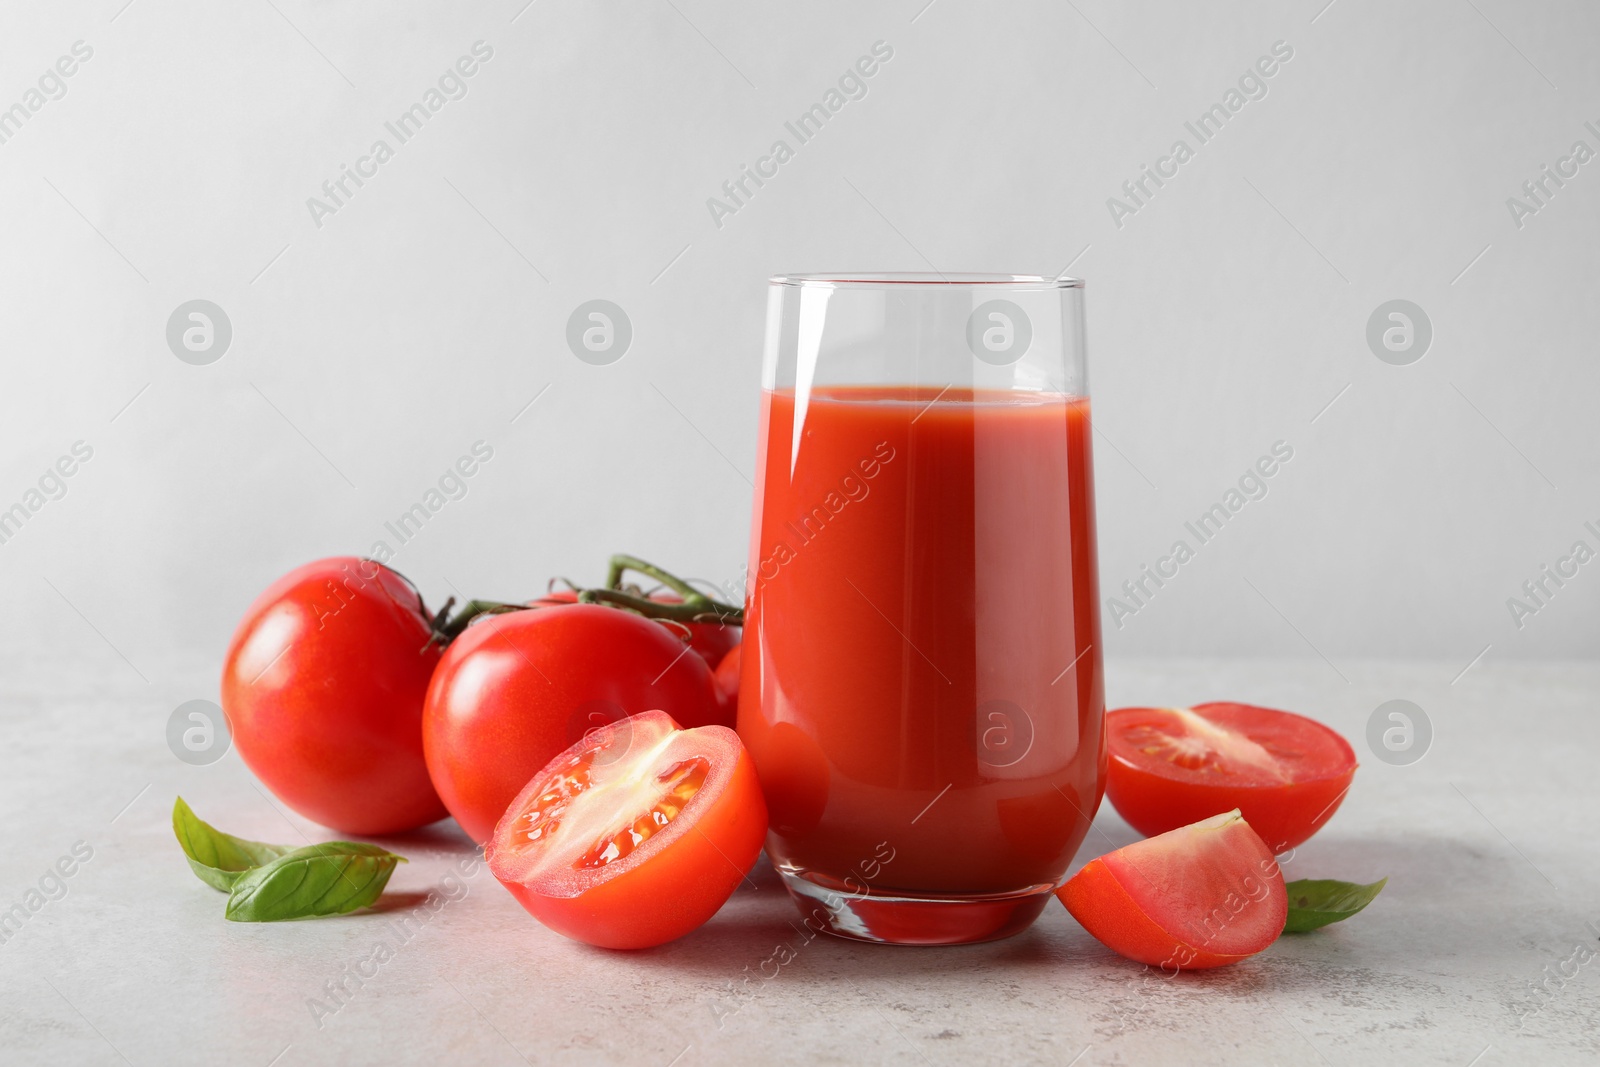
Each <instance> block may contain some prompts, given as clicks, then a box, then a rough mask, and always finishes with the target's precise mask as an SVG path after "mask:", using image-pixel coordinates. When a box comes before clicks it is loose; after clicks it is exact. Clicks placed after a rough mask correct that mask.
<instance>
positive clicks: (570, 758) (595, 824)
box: [485, 711, 767, 949]
mask: <svg viewBox="0 0 1600 1067" xmlns="http://www.w3.org/2000/svg"><path fill="white" fill-rule="evenodd" d="M766 833H767V809H766V805H765V803H764V802H763V801H762V799H761V785H760V783H759V782H757V781H756V772H755V766H754V764H752V763H751V761H750V757H749V755H748V754H747V753H746V752H745V750H744V746H743V745H742V744H740V742H739V736H738V735H737V734H735V733H734V732H733V731H732V730H729V729H727V728H726V727H722V726H705V727H701V728H699V729H694V730H680V729H679V728H678V724H677V723H675V722H673V721H672V718H671V717H670V716H668V715H666V714H665V713H663V712H659V711H647V712H645V713H643V714H642V715H635V716H633V717H632V718H629V719H624V720H622V721H620V722H616V723H612V724H610V725H608V726H605V727H602V728H601V729H599V730H596V731H595V732H594V733H592V734H590V735H588V736H587V737H585V738H583V739H582V740H580V741H579V742H578V743H577V744H575V745H573V746H572V747H571V748H569V749H567V750H566V751H564V752H561V753H559V754H558V755H557V756H556V757H555V759H553V760H551V761H550V762H549V763H548V764H547V765H546V766H545V767H544V768H543V769H542V770H540V771H539V773H538V774H536V775H534V777H533V778H532V780H531V781H529V782H528V784H527V787H526V788H525V789H523V790H522V791H521V792H520V793H519V794H518V795H517V796H516V798H515V799H513V800H512V802H511V804H510V806H509V807H507V808H506V811H505V816H504V817H503V818H502V819H501V820H500V821H499V823H498V825H496V826H495V828H494V836H493V838H492V839H491V840H490V842H489V846H488V849H487V850H486V853H485V856H486V858H487V859H488V861H489V869H490V871H492V872H493V873H494V876H495V877H496V878H497V879H499V881H500V882H501V884H502V885H504V886H505V887H506V888H507V889H509V890H510V891H511V893H512V895H513V896H515V897H516V898H517V900H518V901H520V902H521V904H522V906H523V907H524V908H526V909H528V911H529V913H530V914H532V915H533V916H534V917H535V918H537V919H538V920H539V921H540V922H542V923H544V924H545V925H546V926H548V927H550V929H552V930H554V931H556V932H557V933H560V934H565V935H566V936H567V937H570V938H574V939H575V940H578V941H584V942H587V943H588V944H591V945H598V946H600V947H601V948H619V949H631V948H648V947H650V946H652V945H659V944H662V943H664V942H667V941H671V940H673V939H674V938H678V937H682V936H683V935H684V934H686V933H688V932H689V931H691V930H693V929H695V928H696V927H698V926H700V925H701V924H703V923H704V922H705V921H706V920H707V919H709V918H711V916H712V915H714V914H716V912H717V909H718V908H720V907H722V905H723V904H724V903H725V902H726V901H727V899H728V897H729V896H731V895H732V894H733V891H734V889H736V888H737V887H738V885H739V882H740V880H741V879H743V878H744V877H745V875H746V874H748V873H749V871H750V868H751V867H752V866H753V865H754V864H755V861H756V857H757V856H759V855H760V854H761V843H762V841H763V839H764V838H765V837H766Z"/></svg>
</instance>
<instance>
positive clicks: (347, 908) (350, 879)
mask: <svg viewBox="0 0 1600 1067" xmlns="http://www.w3.org/2000/svg"><path fill="white" fill-rule="evenodd" d="M404 862H406V860H405V857H404V856H397V855H395V854H394V853H392V852H389V851H387V850H386V849H383V848H380V847H379V846H377V845H368V844H362V843H357V842H352V841H329V842H326V843H324V844H320V845H307V846H306V847H304V848H297V849H294V850H293V851H290V852H286V853H284V854H283V855H281V856H278V857H277V858H276V859H273V860H272V861H271V862H269V863H266V864H264V865H262V866H260V867H257V868H255V869H254V870H251V871H247V872H246V873H244V874H243V875H241V876H240V877H239V878H238V879H237V880H236V881H235V882H234V883H233V888H232V890H231V891H230V892H229V894H228V910H227V917H228V918H229V919H231V920H232V921H234V922H281V921H283V920H285V919H307V918H312V917H315V916H320V915H343V914H345V913H347V912H352V911H355V910H356V909H357V908H365V907H368V906H370V905H372V904H373V903H375V902H376V901H377V899H378V897H379V896H380V895H381V894H382V893H383V887H384V886H385V885H387V884H388V882H389V876H390V875H391V874H393V873H394V870H395V867H396V865H397V864H401V863H404Z"/></svg>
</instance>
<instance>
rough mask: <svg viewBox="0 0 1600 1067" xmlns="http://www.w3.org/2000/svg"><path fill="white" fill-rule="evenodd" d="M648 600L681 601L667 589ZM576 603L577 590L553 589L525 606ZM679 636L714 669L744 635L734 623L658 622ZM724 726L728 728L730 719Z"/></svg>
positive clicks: (538, 606) (554, 605) (556, 605)
mask: <svg viewBox="0 0 1600 1067" xmlns="http://www.w3.org/2000/svg"><path fill="white" fill-rule="evenodd" d="M649 599H651V600H654V601H655V602H656V603H658V604H681V603H683V598H682V597H680V596H679V595H678V594H677V593H674V592H672V591H671V590H657V591H656V592H654V593H651V594H650V597H649ZM577 602H578V591H577V590H575V589H553V590H551V591H550V592H548V593H546V594H545V595H544V596H542V597H540V598H539V599H538V600H530V601H529V602H528V605H529V607H535V608H555V607H561V606H563V605H566V604H576V603H577ZM661 625H663V626H665V627H667V629H669V630H671V631H672V632H673V633H675V634H677V635H679V636H680V637H684V636H687V638H688V640H689V647H690V648H692V649H694V650H695V651H696V652H698V653H699V654H700V658H701V659H703V660H705V661H706V666H707V667H710V668H711V669H712V670H716V669H717V668H718V667H719V666H721V665H722V660H723V658H724V657H726V656H727V654H728V653H729V652H731V651H733V650H734V649H736V648H738V647H739V641H740V639H741V638H742V637H743V636H744V631H743V630H741V629H740V628H739V626H738V625H737V624H734V623H725V622H716V621H711V622H662V623H661ZM724 725H725V726H732V725H733V720H732V719H731V718H730V719H729V720H728V721H727V722H726V723H724Z"/></svg>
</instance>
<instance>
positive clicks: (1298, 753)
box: [1106, 703, 1356, 852]
mask: <svg viewBox="0 0 1600 1067" xmlns="http://www.w3.org/2000/svg"><path fill="white" fill-rule="evenodd" d="M1106 738H1107V748H1108V749H1109V754H1110V761H1109V767H1108V770H1107V777H1106V799H1107V800H1109V801H1111V804H1112V806H1113V807H1115V808H1116V809H1117V813H1118V814H1120V815H1121V816H1122V817H1123V818H1124V819H1126V820H1127V821H1128V825H1130V826H1132V827H1133V828H1134V829H1135V830H1138V831H1139V832H1140V833H1141V834H1144V835H1145V836H1147V837H1149V836H1153V835H1155V834H1162V833H1166V832H1167V831H1168V830H1172V829H1175V828H1177V827H1179V826H1185V825H1188V824H1189V823H1192V822H1195V821H1197V820H1200V819H1204V818H1207V817H1209V816H1212V815H1215V814H1217V813H1218V812H1222V811H1228V810H1230V809H1233V808H1238V809H1239V810H1240V811H1241V812H1243V813H1244V817H1245V819H1246V820H1247V821H1248V822H1249V823H1250V825H1251V827H1252V828H1253V829H1254V830H1255V831H1256V833H1258V834H1260V835H1261V838H1262V840H1264V841H1266V843H1267V844H1268V845H1269V846H1270V847H1271V848H1272V850H1273V851H1274V852H1284V851H1286V850H1288V849H1291V848H1294V847H1295V846H1297V845H1299V844H1301V843H1302V842H1304V841H1305V840H1306V839H1307V838H1309V837H1310V836H1311V835H1312V834H1314V833H1316V832H1317V831H1318V830H1319V829H1321V828H1322V825H1323V824H1324V823H1326V822H1327V821H1328V820H1329V819H1330V818H1332V817H1333V813H1334V812H1335V811H1337V810H1338V808H1339V804H1340V802H1341V801H1342V800H1344V795H1345V793H1346V792H1347V791H1349V789H1350V781H1351V779H1352V778H1353V777H1354V776H1355V773H1356V754H1355V752H1354V751H1353V750H1352V749H1351V748H1350V744H1349V742H1347V741H1346V740H1345V739H1344V738H1342V737H1340V736H1339V735H1338V734H1337V733H1335V732H1334V731H1332V730H1330V729H1328V728H1327V727H1326V726H1324V725H1322V724H1321V723H1319V722H1317V721H1316V720H1314V719H1308V718H1306V717H1305V716H1304V715H1296V714H1294V713H1293V712H1289V711H1278V710H1276V709H1273V708H1258V707H1253V706H1251V705H1249V704H1230V703H1215V704H1197V705H1196V706H1194V707H1192V708H1119V709H1117V710H1116V711H1112V712H1108V713H1107V715H1106Z"/></svg>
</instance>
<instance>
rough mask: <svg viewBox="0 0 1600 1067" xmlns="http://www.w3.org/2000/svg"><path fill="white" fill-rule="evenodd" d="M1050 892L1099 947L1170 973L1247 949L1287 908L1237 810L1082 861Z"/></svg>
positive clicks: (1268, 937)
mask: <svg viewBox="0 0 1600 1067" xmlns="http://www.w3.org/2000/svg"><path fill="white" fill-rule="evenodd" d="M1056 896H1057V897H1059V898H1060V899H1061V902H1062V903H1063V904H1065V905H1066V906H1067V910H1068V911H1070V912H1071V913H1072V916H1073V918H1075V919H1077V920H1078V922H1080V923H1082V924H1083V927H1084V929H1086V930H1088V931H1089V933H1090V934H1092V935H1093V936H1094V937H1095V939H1096V940H1098V941H1099V942H1101V943H1102V944H1104V945H1105V946H1106V947H1107V948H1109V949H1111V950H1112V951H1114V952H1116V953H1118V954H1119V955H1122V956H1126V957H1127V958H1128V959H1131V960H1134V961H1135V962H1138V963H1144V964H1147V965H1149V966H1152V967H1160V968H1161V969H1162V970H1163V971H1167V972H1170V973H1176V971H1179V970H1184V969H1189V970H1195V969H1201V968H1208V967H1220V966H1223V965H1225V964H1229V963H1236V962H1237V961H1239V960H1242V959H1246V958H1248V957H1250V956H1253V955H1255V954H1256V953H1258V952H1260V951H1261V950H1262V949H1264V948H1266V947H1267V946H1268V945H1270V944H1272V942H1274V941H1276V940H1277V938H1278V935H1279V934H1280V933H1282V932H1283V923H1284V919H1285V918H1286V917H1287V916H1288V913H1289V894H1288V892H1287V890H1286V889H1285V888H1284V884H1283V874H1282V872H1281V871H1279V869H1278V863H1277V861H1276V860H1275V859H1274V858H1273V855H1272V851H1271V850H1270V849H1268V848H1267V846H1266V844H1265V843H1264V842H1263V841H1262V840H1261V837H1260V835H1258V834H1257V833H1256V832H1255V831H1254V830H1252V829H1251V828H1250V825H1249V823H1247V822H1246V821H1245V820H1244V818H1243V817H1241V816H1240V814H1239V812H1237V811H1230V812H1225V813H1223V814H1221V815H1217V816H1213V817H1212V818H1209V819H1204V820H1202V821H1200V822H1197V823H1195V824H1194V825H1192V826H1184V827H1180V828H1178V829H1176V830H1171V831H1169V832H1167V833H1164V834H1160V835H1158V836H1156V837H1151V838H1147V839H1145V840H1143V841H1136V842H1134V843H1133V844H1131V845H1128V846H1126V847H1124V848H1120V849H1117V850H1116V851H1115V852H1110V853H1107V854H1106V855H1104V856H1101V857H1099V858H1098V859H1093V860H1090V861H1089V862H1088V863H1087V864H1085V865H1084V867H1083V869H1082V870H1081V871H1079V872H1078V873H1077V874H1076V875H1074V876H1073V877H1072V878H1071V879H1069V880H1068V881H1067V883H1066V884H1065V885H1063V886H1061V887H1060V888H1059V889H1057V890H1056Z"/></svg>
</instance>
